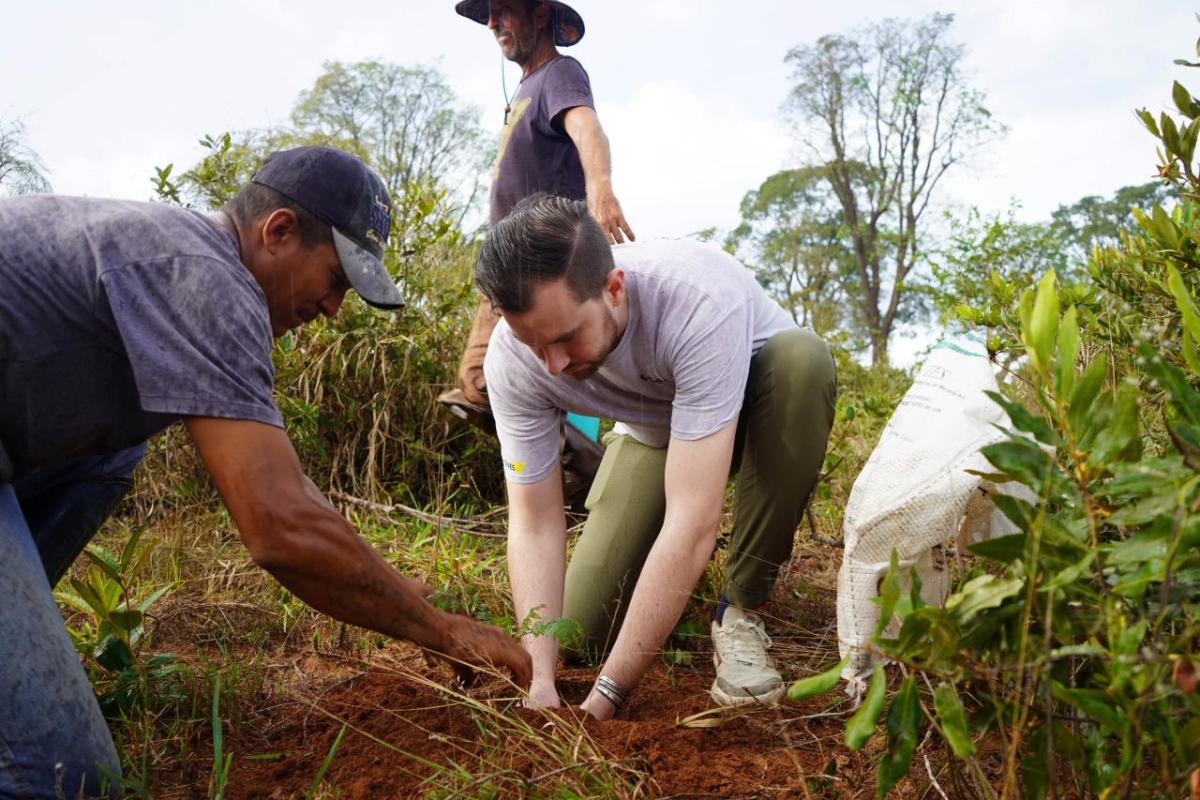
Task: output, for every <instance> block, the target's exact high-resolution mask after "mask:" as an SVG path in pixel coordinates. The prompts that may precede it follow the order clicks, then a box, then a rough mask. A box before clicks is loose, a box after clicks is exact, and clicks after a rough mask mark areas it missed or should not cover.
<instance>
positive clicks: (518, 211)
mask: <svg viewBox="0 0 1200 800" xmlns="http://www.w3.org/2000/svg"><path fill="white" fill-rule="evenodd" d="M612 269H613V256H612V248H611V247H610V246H609V243H608V237H607V236H605V235H604V231H603V230H602V229H601V228H600V225H599V223H597V222H596V220H594V219H593V218H592V216H591V214H589V213H588V210H587V204H586V203H584V202H583V201H581V200H568V199H567V198H565V197H555V196H554V195H551V194H547V193H545V192H539V193H538V194H532V195H530V196H529V197H526V198H525V199H524V200H522V201H521V202H520V203H517V205H516V207H515V208H513V210H512V211H510V212H509V213H508V216H506V217H505V218H504V219H502V220H500V221H499V222H497V223H496V225H495V227H493V228H492V229H491V231H489V232H488V235H487V238H486V239H485V240H484V242H483V248H482V249H481V250H480V251H479V260H478V261H476V262H475V283H476V284H477V285H478V286H479V289H480V291H482V292H483V293H484V294H485V295H486V296H487V298H488V299H489V300H491V301H492V305H493V306H495V307H496V308H497V309H500V310H502V311H514V312H517V313H520V312H523V311H528V310H529V309H530V307H531V306H532V305H533V289H534V287H535V286H537V285H538V284H539V283H541V282H543V281H554V280H559V279H561V278H565V279H566V281H567V288H569V289H570V290H571V294H573V295H574V296H575V299H576V300H578V301H579V302H581V303H582V302H583V301H585V300H591V299H592V298H594V297H598V296H599V295H600V292H601V291H602V290H603V289H604V280H605V278H607V277H608V273H609V272H611V271H612Z"/></svg>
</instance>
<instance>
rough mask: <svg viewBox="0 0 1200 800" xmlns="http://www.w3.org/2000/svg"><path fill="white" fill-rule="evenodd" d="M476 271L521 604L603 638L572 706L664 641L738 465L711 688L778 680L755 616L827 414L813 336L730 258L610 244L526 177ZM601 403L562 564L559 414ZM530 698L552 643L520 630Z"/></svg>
mask: <svg viewBox="0 0 1200 800" xmlns="http://www.w3.org/2000/svg"><path fill="white" fill-rule="evenodd" d="M475 278H476V282H477V283H478V284H479V287H480V289H482V290H483V293H484V294H485V295H486V296H487V297H488V299H490V300H491V302H492V303H493V305H494V306H495V307H496V309H497V310H498V311H500V313H501V314H502V316H503V320H502V321H501V322H500V324H499V325H498V326H497V328H496V330H495V332H494V333H493V335H492V338H491V343H490V346H489V349H488V354H487V360H486V362H485V365H484V370H485V374H486V378H487V384H488V386H489V387H490V389H489V391H490V393H491V399H492V409H493V411H494V413H495V417H496V427H497V432H498V433H499V437H500V446H501V454H502V456H503V461H504V470H505V477H506V479H507V486H508V498H509V544H508V561H509V573H510V577H511V580H512V587H513V600H514V605H515V607H516V613H517V618H518V619H519V620H524V619H526V618H527V617H528V616H529V615H530V614H531V613H535V614H536V615H537V616H538V618H539V619H541V620H542V621H550V620H554V619H558V618H560V617H568V618H572V619H575V620H577V621H579V622H580V623H581V624H582V625H583V628H584V631H585V632H586V634H587V638H588V644H589V646H591V647H593V648H597V649H599V650H601V651H606V652H607V653H608V655H607V657H606V659H605V661H604V664H603V667H602V669H601V671H600V676H599V677H598V678H597V681H596V684H595V685H594V687H593V690H592V692H591V693H590V694H589V695H588V697H587V699H586V700H585V701H584V704H583V707H584V708H585V709H586V710H587V711H589V712H590V713H591V714H592V715H594V716H596V717H599V718H601V719H607V718H608V717H611V716H612V715H613V714H614V713H615V712H616V711H617V710H619V708H620V706H621V705H622V704H623V703H624V701H625V699H626V698H627V697H628V693H629V691H630V690H631V689H632V688H633V686H634V685H635V684H636V683H637V681H638V680H639V679H640V678H641V676H642V674H643V673H644V672H645V670H646V668H647V667H648V666H649V664H650V662H651V661H652V660H653V659H654V657H655V654H656V653H658V652H660V650H661V648H662V645H663V643H664V642H665V641H666V639H667V637H668V635H669V634H670V632H671V630H672V628H673V627H674V626H675V624H676V622H677V621H678V619H679V616H680V614H681V613H682V611H683V609H684V606H685V605H686V603H687V599H688V597H689V596H690V594H691V592H692V591H693V589H694V588H695V586H696V583H697V582H698V581H699V579H700V576H701V575H702V573H703V571H704V568H705V565H706V564H707V563H708V560H709V558H710V557H711V556H712V553H713V549H714V547H715V544H716V539H717V534H718V529H719V526H720V522H721V513H722V506H723V503H724V498H725V486H726V482H727V480H728V478H729V476H730V474H731V472H733V473H736V475H737V496H736V502H735V506H734V515H733V533H732V538H731V545H730V551H729V555H728V559H727V561H726V581H725V585H724V588H723V591H722V596H721V599H720V601H719V602H718V604H717V611H716V614H715V615H714V620H713V622H712V634H713V642H714V650H715V652H714V661H715V663H716V666H717V674H716V679H715V681H714V682H713V687H712V696H713V698H714V699H715V700H716V701H717V702H719V703H722V704H748V703H771V702H775V701H776V700H778V699H779V698H780V697H781V696H782V694H783V691H784V684H783V680H782V678H781V676H780V675H779V673H778V671H776V670H775V668H774V667H773V666H772V665H771V663H770V660H769V658H768V657H767V653H766V650H767V648H768V647H769V646H770V640H769V638H768V637H767V635H766V631H765V629H764V627H763V622H762V619H761V618H760V616H759V614H758V613H756V609H758V608H759V607H760V606H762V604H764V603H765V602H766V601H767V600H768V599H769V598H770V595H771V589H772V586H773V583H774V580H775V578H776V576H777V575H778V572H779V567H780V566H781V565H782V564H783V562H784V561H786V560H787V558H788V556H789V555H790V553H791V548H792V541H793V538H794V536H795V530H796V527H797V525H798V523H799V521H800V517H801V513H802V511H803V509H804V506H805V504H806V503H807V501H808V496H809V494H810V493H811V491H812V487H813V485H814V484H815V482H816V478H817V476H818V474H819V472H820V468H821V463H822V461H823V459H824V454H825V446H826V443H827V441H828V437H829V431H830V428H831V427H832V423H833V409H834V400H835V397H836V393H837V381H836V376H835V369H834V363H833V359H832V358H831V356H830V354H829V349H828V347H827V346H826V345H825V343H824V342H823V341H822V340H821V339H820V338H819V337H818V336H816V335H815V334H814V333H812V332H811V331H808V330H805V329H800V328H798V327H797V326H796V324H795V322H794V321H793V320H792V319H791V317H790V316H789V315H788V314H787V313H786V312H784V311H783V309H781V308H780V307H779V306H778V305H777V304H776V303H775V302H774V301H772V300H771V299H770V298H769V297H768V296H767V295H766V293H765V292H764V291H763V289H762V287H761V286H760V285H759V284H758V283H757V281H755V279H754V276H753V275H752V274H751V273H750V272H749V271H748V270H746V269H745V268H744V267H742V266H741V265H740V264H739V263H738V262H737V261H735V260H734V259H733V258H732V257H731V256H729V255H728V254H726V253H724V252H723V251H721V250H719V249H717V248H714V247H710V246H707V245H702V244H698V243H695V242H690V241H657V242H647V243H637V244H628V245H620V246H617V247H610V246H609V243H608V239H607V237H606V236H605V235H604V232H603V230H602V229H601V228H600V227H599V226H598V225H597V224H596V222H595V221H594V220H593V219H592V218H591V217H589V216H588V211H587V206H586V205H585V204H584V203H582V202H577V201H572V200H568V199H565V198H561V197H552V196H550V195H545V194H540V195H534V196H532V197H529V198H526V199H525V200H523V201H522V202H521V203H520V204H519V205H518V206H517V207H516V208H515V209H514V210H513V211H512V213H510V214H509V215H508V216H507V217H505V218H504V219H503V220H501V221H500V222H499V223H498V224H497V225H496V226H494V227H493V228H492V230H491V232H490V233H489V234H488V237H487V239H486V241H485V243H484V246H483V249H482V251H481V252H480V256H479V261H478V263H477V265H476V269H475ZM568 411H573V412H577V413H580V414H588V415H592V416H597V417H602V418H606V419H613V420H616V421H617V423H618V424H617V426H616V428H614V430H613V432H612V433H611V434H609V436H608V437H606V444H607V447H606V450H605V454H604V460H603V462H602V464H601V466H600V470H599V473H598V474H597V476H596V481H595V483H594V485H593V487H592V490H591V492H590V494H589V495H588V498H587V503H586V506H587V509H588V511H589V515H588V520H587V523H586V525H585V527H584V532H583V534H582V536H581V537H580V539H579V542H578V543H577V544H576V547H575V550H574V553H573V555H572V558H571V563H570V566H569V567H566V568H565V569H564V567H565V561H566V558H565V550H566V520H565V517H564V513H563V501H562V486H561V481H560V478H559V463H558V436H559V433H558V432H559V427H560V424H561V419H562V417H563V415H564V414H565V413H566V412H568ZM523 644H524V645H525V647H526V648H528V650H529V652H530V655H531V656H532V658H533V676H534V677H533V683H532V686H531V689H530V703H531V704H532V705H534V706H557V705H559V703H560V700H559V697H558V693H557V690H556V689H555V686H554V671H555V667H556V661H557V656H558V645H557V642H556V641H555V639H554V638H553V637H552V636H549V635H540V636H538V635H527V636H525V637H524V639H523Z"/></svg>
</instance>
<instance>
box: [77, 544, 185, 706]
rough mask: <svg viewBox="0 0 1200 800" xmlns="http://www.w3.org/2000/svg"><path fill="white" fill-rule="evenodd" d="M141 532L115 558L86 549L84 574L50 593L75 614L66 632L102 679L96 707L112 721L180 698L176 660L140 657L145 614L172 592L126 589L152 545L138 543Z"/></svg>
mask: <svg viewBox="0 0 1200 800" xmlns="http://www.w3.org/2000/svg"><path fill="white" fill-rule="evenodd" d="M142 530H143V529H137V530H134V531H133V532H132V533H131V534H130V536H129V539H128V540H127V541H126V543H125V546H124V548H123V549H122V550H121V553H120V555H119V556H117V555H114V554H113V553H111V552H109V551H108V550H106V549H105V548H103V547H101V546H99V545H89V546H88V547H87V549H86V550H84V553H85V555H86V556H87V558H88V560H89V561H90V562H91V565H90V566H89V567H88V569H87V571H86V572H85V573H84V574H83V576H82V577H81V578H71V580H70V587H71V588H70V589H65V588H64V589H60V590H58V591H57V592H56V593H55V596H56V597H57V599H58V601H59V603H60V604H62V605H64V606H66V607H68V608H70V609H72V610H73V611H76V612H78V615H77V616H75V617H73V618H72V620H71V621H70V623H69V624H68V625H67V632H68V633H69V634H70V636H71V640H72V642H74V644H75V647H76V649H77V650H78V651H79V653H80V655H82V656H83V658H84V660H85V661H86V662H87V663H89V664H91V665H92V666H93V668H94V669H98V670H99V671H100V673H101V674H102V675H103V676H105V679H104V680H101V681H98V685H99V686H102V687H103V688H102V691H101V692H100V694H99V701H100V708H101V710H103V711H104V713H105V715H106V716H109V717H112V718H115V717H118V716H120V715H123V714H124V715H128V714H130V713H132V712H133V711H134V710H136V709H139V708H143V707H148V706H151V705H158V704H161V703H162V702H163V701H166V700H170V699H172V698H174V699H180V698H182V691H181V689H180V687H179V685H178V680H177V677H178V673H179V672H180V670H182V669H183V667H182V666H181V665H180V664H179V663H177V660H176V657H175V656H174V655H173V654H171V653H159V654H156V655H153V656H150V657H148V658H144V657H143V656H142V653H143V649H144V648H143V645H144V643H145V642H144V632H145V627H144V624H145V618H146V612H147V611H148V610H149V609H150V607H151V606H153V605H154V604H155V603H156V602H158V601H159V600H160V599H161V598H162V597H163V596H164V595H165V594H167V592H169V591H170V590H171V586H170V585H169V584H168V585H166V586H161V587H159V588H157V589H153V590H151V591H148V592H145V593H143V594H136V593H134V592H133V591H132V590H131V585H132V583H133V580H134V578H135V577H136V576H137V574H138V573H139V572H141V571H142V570H143V569H144V568H145V567H146V564H147V562H148V561H149V559H150V556H151V554H152V553H153V551H154V544H153V543H145V544H143V543H142V541H141V534H142Z"/></svg>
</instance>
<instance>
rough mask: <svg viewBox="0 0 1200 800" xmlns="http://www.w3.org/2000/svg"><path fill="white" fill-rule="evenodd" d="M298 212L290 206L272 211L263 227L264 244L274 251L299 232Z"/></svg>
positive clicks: (270, 250)
mask: <svg viewBox="0 0 1200 800" xmlns="http://www.w3.org/2000/svg"><path fill="white" fill-rule="evenodd" d="M297 227H298V225H297V220H296V212H294V211H292V210H291V209H290V208H277V209H275V210H274V211H272V212H271V214H270V216H268V217H267V218H266V219H265V220H263V223H262V227H261V229H260V230H261V235H262V245H263V247H264V248H266V249H267V251H268V252H271V253H274V252H275V251H276V250H277V249H279V248H280V247H282V246H284V245H285V244H286V243H287V242H288V241H289V240H290V239H291V238H293V237H295V236H296V233H297Z"/></svg>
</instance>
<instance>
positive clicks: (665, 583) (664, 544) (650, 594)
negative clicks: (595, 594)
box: [601, 521, 717, 688]
mask: <svg viewBox="0 0 1200 800" xmlns="http://www.w3.org/2000/svg"><path fill="white" fill-rule="evenodd" d="M706 527H707V526H697V525H695V524H687V523H681V524H677V525H672V524H671V522H670V521H668V522H667V523H666V524H665V525H664V526H663V529H662V532H661V533H660V534H659V536H658V539H657V540H656V541H655V543H654V547H653V548H651V550H650V555H649V557H648V558H647V559H646V564H645V566H644V567H643V568H642V573H641V575H640V576H639V578H638V582H637V586H636V587H635V588H634V591H633V597H632V598H630V602H629V612H628V613H627V614H626V615H625V622H624V624H623V625H622V626H621V632H620V633H619V634H618V635H617V641H616V644H615V645H614V646H613V649H612V653H611V654H610V655H609V657H608V660H607V661H606V662H605V664H604V667H603V669H602V670H601V672H602V673H603V674H605V675H607V676H609V677H610V678H612V679H613V680H615V681H617V682H618V683H619V684H621V685H622V686H624V687H626V688H632V687H633V686H635V685H636V684H637V682H638V681H639V680H640V679H641V677H642V674H643V673H645V671H646V669H647V668H648V667H649V666H650V663H651V661H653V660H654V658H655V656H656V655H657V654H658V653H659V652H661V650H662V646H663V644H664V643H665V642H666V640H667V637H668V636H669V635H670V633H671V630H672V629H673V628H674V627H675V624H676V623H677V622H678V621H679V617H680V615H681V614H682V613H683V609H684V607H685V606H686V605H687V601H688V598H689V597H690V596H691V594H692V591H693V589H695V587H696V584H697V583H698V582H699V580H700V576H701V575H702V574H703V572H704V567H705V565H706V564H707V563H708V559H709V558H710V557H711V556H712V552H713V548H714V547H715V546H716V533H717V530H716V526H715V525H714V526H712V527H711V529H708V530H706V529H705V528H706Z"/></svg>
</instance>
